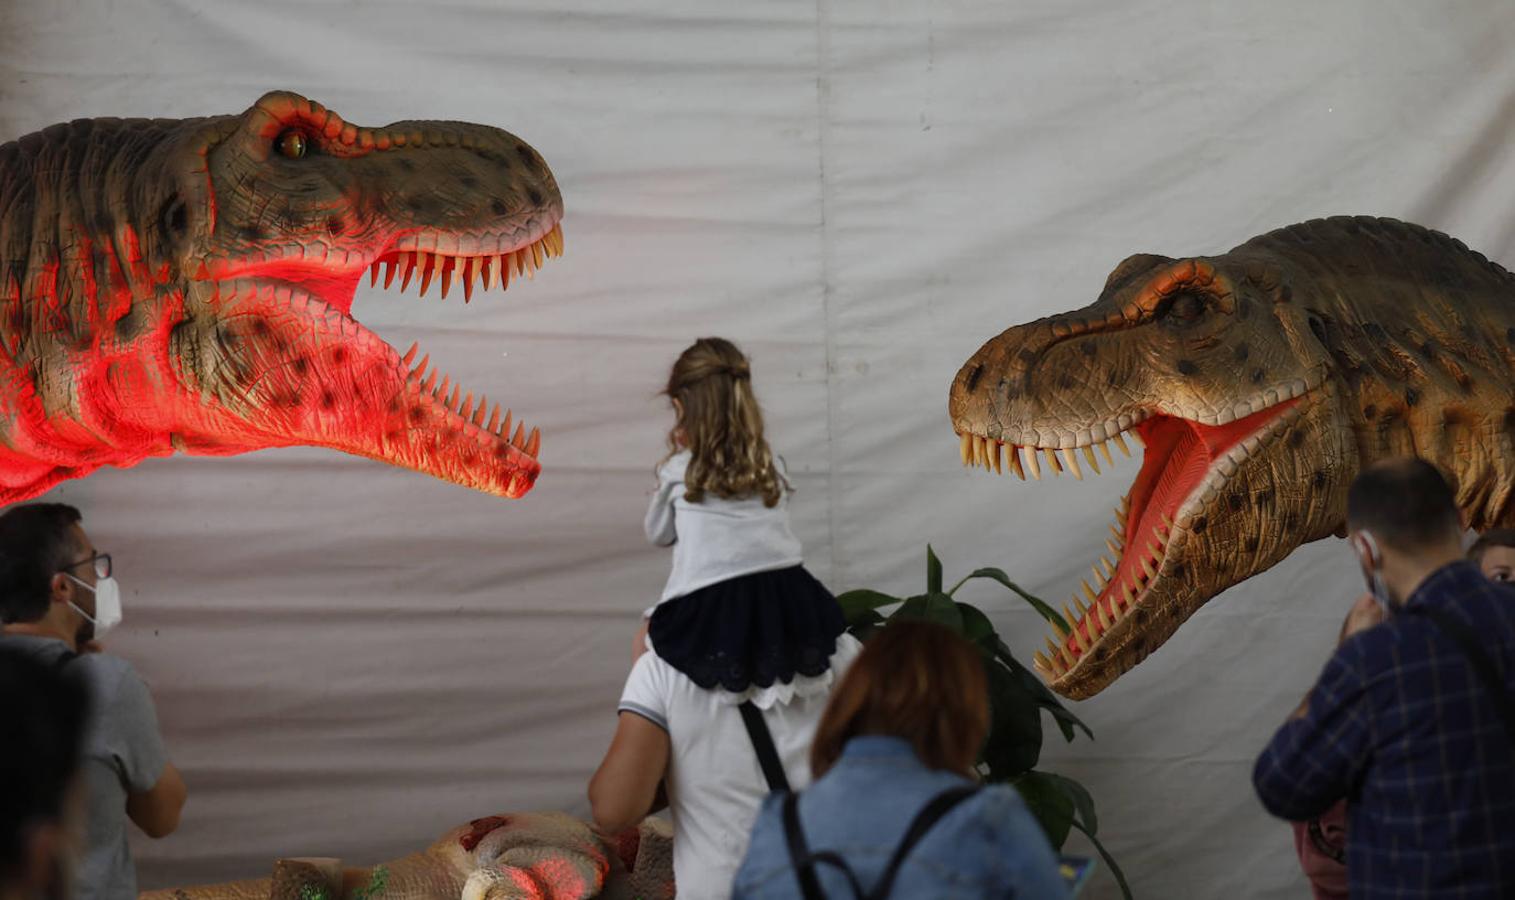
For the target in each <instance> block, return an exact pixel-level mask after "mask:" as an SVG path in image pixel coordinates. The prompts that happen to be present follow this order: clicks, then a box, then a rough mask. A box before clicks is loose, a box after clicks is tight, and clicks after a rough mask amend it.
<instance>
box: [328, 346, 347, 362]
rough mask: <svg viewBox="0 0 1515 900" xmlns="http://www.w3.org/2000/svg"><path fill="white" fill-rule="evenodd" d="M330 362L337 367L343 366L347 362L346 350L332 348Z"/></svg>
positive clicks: (344, 348)
mask: <svg viewBox="0 0 1515 900" xmlns="http://www.w3.org/2000/svg"><path fill="white" fill-rule="evenodd" d="M331 361H332V362H333V363H335V364H337V365H339V366H340V365H342V364H344V363H346V362H347V348H346V347H336V348H333V349H332V351H331Z"/></svg>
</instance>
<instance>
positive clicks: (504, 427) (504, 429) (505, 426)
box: [496, 409, 510, 437]
mask: <svg viewBox="0 0 1515 900" xmlns="http://www.w3.org/2000/svg"><path fill="white" fill-rule="evenodd" d="M496 434H498V435H499V436H500V437H505V436H506V435H508V434H510V410H508V409H507V410H505V421H504V422H501V423H500V430H499V431H498V432H496Z"/></svg>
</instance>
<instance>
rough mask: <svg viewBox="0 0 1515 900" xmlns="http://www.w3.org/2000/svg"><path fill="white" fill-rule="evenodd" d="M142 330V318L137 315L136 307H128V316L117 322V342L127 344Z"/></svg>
mask: <svg viewBox="0 0 1515 900" xmlns="http://www.w3.org/2000/svg"><path fill="white" fill-rule="evenodd" d="M141 330H142V317H141V316H139V315H137V310H136V307H128V308H127V310H126V315H124V316H122V317H121V318H119V319H117V320H116V340H118V341H121V342H123V343H124V342H126V341H129V340H131V339H132V338H134V337H136V336H137V332H139V331H141Z"/></svg>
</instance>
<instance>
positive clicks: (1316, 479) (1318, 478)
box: [1310, 470, 1326, 488]
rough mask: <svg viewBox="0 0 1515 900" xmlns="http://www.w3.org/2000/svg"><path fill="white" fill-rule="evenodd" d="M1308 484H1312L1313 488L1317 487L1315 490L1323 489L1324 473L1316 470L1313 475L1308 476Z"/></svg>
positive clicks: (1324, 483)
mask: <svg viewBox="0 0 1515 900" xmlns="http://www.w3.org/2000/svg"><path fill="white" fill-rule="evenodd" d="M1310 483H1311V484H1313V485H1315V487H1317V488H1323V487H1325V486H1326V473H1325V472H1322V471H1319V470H1317V471H1316V472H1315V474H1314V475H1312V476H1310Z"/></svg>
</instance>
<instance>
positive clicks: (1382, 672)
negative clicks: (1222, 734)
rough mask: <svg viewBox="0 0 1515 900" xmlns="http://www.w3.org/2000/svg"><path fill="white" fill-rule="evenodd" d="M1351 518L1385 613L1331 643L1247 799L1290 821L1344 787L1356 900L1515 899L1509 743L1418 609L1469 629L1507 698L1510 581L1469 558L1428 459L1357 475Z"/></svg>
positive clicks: (1469, 674) (1512, 679)
mask: <svg viewBox="0 0 1515 900" xmlns="http://www.w3.org/2000/svg"><path fill="white" fill-rule="evenodd" d="M1347 526H1348V529H1349V531H1350V533H1351V534H1350V541H1351V544H1352V548H1353V550H1354V551H1355V552H1356V553H1357V556H1358V559H1359V561H1360V562H1361V564H1362V567H1363V572H1364V575H1366V577H1367V579H1368V584H1369V587H1370V589H1371V590H1372V592H1373V595H1374V597H1376V598H1377V600H1378V602H1379V603H1380V604H1382V605H1383V606H1384V607H1385V608H1386V609H1388V610H1390V611H1391V614H1390V615H1389V616H1387V618H1386V619H1385V621H1383V622H1382V624H1377V625H1368V626H1367V627H1364V628H1362V629H1361V630H1360V631H1359V632H1358V633H1356V634H1354V635H1353V636H1352V637H1351V638H1349V639H1348V640H1346V641H1345V642H1343V643H1342V644H1341V646H1340V647H1338V648H1337V650H1336V652H1335V654H1333V655H1332V657H1331V659H1330V660H1329V661H1328V662H1327V663H1326V667H1325V670H1324V671H1323V672H1322V673H1321V675H1320V679H1319V681H1317V682H1316V685H1315V687H1314V688H1313V689H1312V690H1311V691H1310V694H1309V696H1308V697H1307V698H1306V699H1305V702H1304V704H1302V705H1301V706H1300V708H1299V709H1298V710H1296V711H1295V713H1294V715H1293V716H1292V717H1291V718H1290V720H1289V721H1288V722H1286V723H1284V725H1283V727H1281V728H1280V729H1279V730H1278V733H1277V734H1276V735H1274V737H1273V740H1272V741H1271V742H1270V743H1269V744H1268V747H1267V748H1266V749H1265V750H1264V751H1263V753H1262V756H1261V757H1259V758H1258V760H1257V766H1256V768H1255V769H1254V770H1253V773H1252V780H1253V784H1254V785H1255V787H1256V789H1257V795H1258V797H1259V798H1260V799H1261V800H1262V803H1263V806H1265V807H1267V809H1268V811H1269V812H1271V813H1273V814H1274V815H1277V816H1280V817H1282V818H1285V819H1290V820H1293V821H1302V820H1306V819H1309V818H1311V817H1314V816H1318V815H1320V814H1321V813H1322V812H1324V811H1325V810H1326V809H1328V808H1329V807H1330V806H1331V805H1332V804H1334V803H1335V802H1336V801H1338V800H1340V799H1341V798H1343V797H1345V798H1347V801H1348V809H1349V819H1348V822H1349V827H1348V829H1347V835H1348V837H1347V879H1348V890H1349V893H1350V895H1351V897H1352V898H1353V900H1370V898H1375V897H1395V898H1402V897H1438V898H1440V897H1458V898H1483V897H1488V898H1496V897H1515V745H1512V741H1511V738H1510V736H1509V734H1508V733H1507V732H1506V726H1505V722H1504V720H1503V719H1502V718H1501V716H1500V714H1499V711H1498V708H1497V707H1496V701H1495V700H1494V698H1493V694H1492V693H1491V690H1490V687H1489V686H1488V685H1486V684H1485V683H1484V682H1483V681H1482V680H1481V679H1480V678H1479V677H1478V675H1477V674H1476V673H1475V671H1474V669H1473V667H1472V666H1471V665H1470V663H1469V660H1468V657H1467V656H1466V655H1465V654H1464V653H1463V651H1462V650H1461V649H1460V648H1459V646H1458V644H1457V643H1456V642H1455V641H1454V640H1453V639H1452V638H1451V637H1449V636H1448V635H1447V634H1446V633H1445V632H1443V631H1442V630H1441V629H1440V628H1439V627H1438V626H1437V625H1435V624H1433V623H1432V622H1431V621H1430V620H1429V618H1427V617H1426V615H1425V614H1424V613H1423V608H1430V609H1432V610H1434V611H1439V612H1441V613H1443V614H1445V615H1447V616H1449V617H1451V618H1453V619H1455V620H1457V621H1460V622H1462V623H1463V624H1464V625H1466V626H1468V627H1470V628H1471V629H1472V630H1473V632H1475V633H1476V634H1477V635H1479V636H1480V639H1481V647H1482V649H1483V651H1484V652H1485V653H1486V654H1487V656H1488V657H1489V659H1490V660H1491V662H1492V663H1493V666H1494V668H1495V669H1496V670H1497V673H1498V676H1499V678H1500V679H1501V680H1502V681H1503V685H1502V686H1501V689H1502V690H1503V691H1505V692H1506V693H1507V694H1508V693H1515V589H1512V588H1510V587H1507V586H1505V585H1501V584H1496V583H1494V582H1492V581H1489V580H1488V579H1487V578H1485V577H1484V576H1483V575H1482V573H1480V572H1479V570H1478V567H1477V566H1476V565H1475V564H1473V563H1471V562H1468V561H1467V560H1465V559H1464V558H1463V554H1462V547H1461V541H1460V536H1461V531H1462V528H1461V523H1460V521H1459V517H1458V513H1457V507H1456V505H1455V502H1454V500H1453V495H1452V490H1451V488H1450V487H1449V486H1448V485H1447V483H1446V481H1445V480H1444V479H1443V478H1442V477H1441V475H1440V473H1438V472H1437V471H1436V469H1435V468H1434V467H1432V466H1431V465H1430V464H1429V463H1426V462H1424V461H1421V460H1413V459H1407V460H1392V461H1389V462H1384V463H1379V464H1378V465H1375V466H1373V467H1372V468H1369V469H1368V470H1366V471H1365V472H1363V474H1362V475H1361V476H1359V477H1358V479H1357V480H1356V481H1355V482H1353V484H1352V487H1351V490H1350V492H1349V494H1348V497H1347ZM1363 618H1364V619H1367V620H1371V619H1372V618H1376V617H1375V616H1373V615H1372V614H1371V612H1365V613H1364V615H1363Z"/></svg>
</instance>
